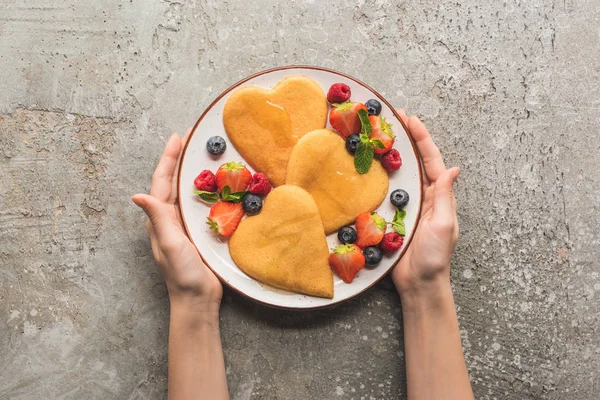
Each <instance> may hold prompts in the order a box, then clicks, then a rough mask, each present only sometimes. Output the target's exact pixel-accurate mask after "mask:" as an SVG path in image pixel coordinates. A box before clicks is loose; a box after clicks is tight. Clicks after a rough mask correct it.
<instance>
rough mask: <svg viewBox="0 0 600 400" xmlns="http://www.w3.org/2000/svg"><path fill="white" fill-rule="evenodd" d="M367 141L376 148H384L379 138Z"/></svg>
mask: <svg viewBox="0 0 600 400" xmlns="http://www.w3.org/2000/svg"><path fill="white" fill-rule="evenodd" d="M369 143H371V145H373V147H375V148H376V149H385V144H383V142H382V141H381V140H379V139H369Z"/></svg>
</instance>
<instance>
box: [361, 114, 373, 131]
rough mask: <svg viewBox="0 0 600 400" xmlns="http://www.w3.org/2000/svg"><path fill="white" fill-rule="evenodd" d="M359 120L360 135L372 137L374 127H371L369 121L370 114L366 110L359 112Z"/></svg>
mask: <svg viewBox="0 0 600 400" xmlns="http://www.w3.org/2000/svg"><path fill="white" fill-rule="evenodd" d="M358 118H360V124H361V128H360V134H361V135H363V134H365V135H367V136H371V132H373V127H372V126H371V121H369V113H368V112H367V110H365V109H360V110H358Z"/></svg>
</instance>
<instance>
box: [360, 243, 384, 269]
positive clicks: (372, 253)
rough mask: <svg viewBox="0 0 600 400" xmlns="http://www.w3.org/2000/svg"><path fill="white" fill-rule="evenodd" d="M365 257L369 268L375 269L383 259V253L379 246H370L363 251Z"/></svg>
mask: <svg viewBox="0 0 600 400" xmlns="http://www.w3.org/2000/svg"><path fill="white" fill-rule="evenodd" d="M363 256H365V263H366V264H367V265H368V266H371V267H374V266H376V265H377V264H379V262H380V261H381V259H382V258H383V252H382V251H381V249H380V248H379V247H377V246H369V247H365V249H364V250H363Z"/></svg>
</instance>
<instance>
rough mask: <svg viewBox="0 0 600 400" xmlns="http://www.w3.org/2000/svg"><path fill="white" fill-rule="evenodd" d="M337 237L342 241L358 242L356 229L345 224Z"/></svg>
mask: <svg viewBox="0 0 600 400" xmlns="http://www.w3.org/2000/svg"><path fill="white" fill-rule="evenodd" d="M337 237H338V239H339V241H340V242H342V243H354V242H356V230H355V229H354V228H353V227H351V226H344V227H342V228H341V229H340V230H339V231H338V234H337Z"/></svg>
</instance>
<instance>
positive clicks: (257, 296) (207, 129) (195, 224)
mask: <svg viewBox="0 0 600 400" xmlns="http://www.w3.org/2000/svg"><path fill="white" fill-rule="evenodd" d="M291 75H305V76H307V77H309V78H311V79H313V80H315V81H316V82H317V83H318V84H319V85H321V87H322V88H323V91H324V92H325V93H327V91H328V90H329V87H330V86H331V85H332V84H334V83H336V82H343V83H345V84H347V85H348V86H350V88H351V90H352V100H353V101H360V102H363V103H364V102H365V101H367V100H368V99H371V98H376V99H379V101H380V102H381V104H382V106H383V110H382V112H381V115H382V116H384V117H386V118H387V120H388V122H390V123H392V124H393V126H392V130H393V131H394V133H395V134H396V142H395V143H394V148H396V149H398V151H399V152H400V155H401V157H402V167H401V168H400V170H399V171H397V172H395V173H393V174H390V176H389V178H390V189H389V190H390V192H391V191H393V190H395V189H404V190H406V191H407V192H408V194H409V196H410V201H409V203H408V205H407V207H406V208H405V210H406V213H407V215H406V219H405V225H406V237H405V240H404V245H403V246H402V249H401V250H400V252H397V253H395V254H393V255H391V256H384V258H383V260H382V261H381V263H380V264H379V265H378V266H377V267H375V268H369V267H365V268H363V269H362V270H361V271H360V272H359V273H358V274H357V276H356V278H355V279H354V281H353V282H352V283H350V284H347V283H344V282H343V281H342V280H341V279H340V278H338V277H337V275H335V273H334V297H333V299H322V298H318V297H311V296H306V295H301V294H295V293H291V292H286V291H283V290H279V289H274V288H272V287H270V286H267V285H264V284H261V283H259V282H257V281H255V280H254V279H253V278H251V277H249V276H248V275H246V274H245V273H244V272H242V271H241V270H240V269H239V268H238V267H237V266H236V265H235V263H234V262H233V260H232V259H231V256H230V255H229V249H228V246H227V240H226V239H224V238H220V237H218V236H217V235H215V234H214V233H213V232H212V231H211V230H210V229H209V227H208V225H207V224H206V223H205V221H206V217H207V216H208V211H209V206H208V205H206V204H205V203H202V202H201V201H199V199H198V196H196V195H195V194H194V193H193V190H195V187H194V184H193V182H194V178H196V176H197V175H198V174H199V173H200V172H201V171H202V170H205V169H208V170H211V171H213V172H215V171H216V170H217V169H218V167H219V166H220V165H221V164H223V163H224V162H228V161H243V158H242V157H241V156H240V154H239V153H238V152H237V151H236V149H235V148H234V147H233V145H232V144H231V142H230V141H229V139H228V137H227V134H226V133H225V128H224V127H223V120H222V112H223V106H224V104H225V102H226V101H227V98H228V97H229V95H230V94H231V93H232V91H234V90H235V89H237V88H240V87H242V86H247V85H257V86H260V87H263V88H269V89H270V88H272V87H273V86H275V84H277V82H279V81H281V80H282V79H283V78H285V77H286V76H291ZM328 127H330V126H329V125H328ZM213 135H219V136H222V137H223V138H225V140H226V141H227V150H226V151H225V154H223V155H222V156H220V157H217V158H215V157H212V156H210V155H209V154H208V152H207V151H206V141H207V139H208V138H209V137H210V136H213ZM417 154H418V152H417V150H416V147H415V145H414V143H413V142H412V140H411V139H410V138H409V136H408V134H407V133H406V130H405V128H404V125H403V124H402V122H401V121H400V118H399V116H398V115H397V114H396V113H395V111H394V110H393V108H392V106H391V105H390V104H389V103H388V102H387V101H385V100H384V99H383V98H382V97H381V96H380V95H379V94H378V93H377V92H375V91H374V90H373V89H371V88H370V87H369V86H367V85H365V84H364V83H362V82H360V81H359V80H357V79H355V78H352V77H350V76H347V75H344V74H342V73H340V72H336V71H332V70H328V69H324V68H320V67H313V66H287V67H279V68H275V69H271V70H267V71H263V72H259V73H257V74H255V75H252V76H250V77H248V78H245V79H243V80H242V81H240V82H238V83H236V84H235V85H233V86H232V87H230V88H229V89H227V90H226V91H225V92H223V93H222V94H221V95H220V96H219V97H217V98H216V99H215V101H214V102H213V103H212V104H211V105H210V106H209V107H208V109H207V110H206V111H204V113H203V114H202V115H201V116H200V118H199V119H198V122H196V125H195V126H194V130H193V132H192V136H191V138H190V140H189V142H188V144H187V146H186V147H185V149H184V151H183V156H182V160H181V166H180V169H179V176H178V185H177V188H178V196H179V206H180V207H181V215H182V218H183V223H184V226H185V229H186V231H187V234H188V236H189V237H190V239H191V240H192V242H193V243H194V244H195V245H196V247H197V248H198V251H199V252H200V255H201V256H202V259H203V260H204V261H205V263H206V265H208V266H209V268H210V269H211V270H212V271H213V272H214V273H215V274H216V275H217V276H218V277H219V278H220V279H221V281H222V282H223V283H225V284H226V285H228V286H229V287H231V288H232V289H234V290H236V291H237V292H239V293H241V294H243V295H245V296H247V297H249V298H251V299H253V300H255V301H257V302H260V303H263V304H267V305H270V306H275V307H281V308H289V309H311V308H320V307H326V306H330V305H333V304H337V303H340V302H342V301H345V300H348V299H350V298H352V297H354V296H356V295H358V294H360V293H362V292H364V291H365V290H366V289H368V288H369V287H371V286H373V285H374V284H375V283H377V281H379V280H380V279H381V278H383V277H384V276H385V274H386V273H388V272H389V271H390V270H391V269H392V268H393V267H394V265H396V263H397V262H398V260H399V259H400V257H401V256H402V255H403V254H404V252H405V251H406V248H407V246H408V245H409V244H410V241H411V239H412V236H413V232H414V229H415V228H416V226H417V222H418V220H419V216H420V213H421V196H422V193H421V188H422V171H421V164H420V162H419V158H418V155H417ZM244 164H246V162H245V161H244ZM252 172H254V171H252ZM378 213H379V214H381V215H382V216H383V217H384V218H385V219H386V220H388V221H391V220H392V217H393V215H394V207H393V206H392V204H391V203H390V201H389V193H388V197H386V199H385V200H384V201H383V204H382V205H381V206H380V207H379V209H378ZM327 242H328V244H329V247H330V248H332V247H335V246H336V245H337V244H339V242H338V240H337V236H336V234H335V233H333V234H331V235H329V236H328V237H327Z"/></svg>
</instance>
